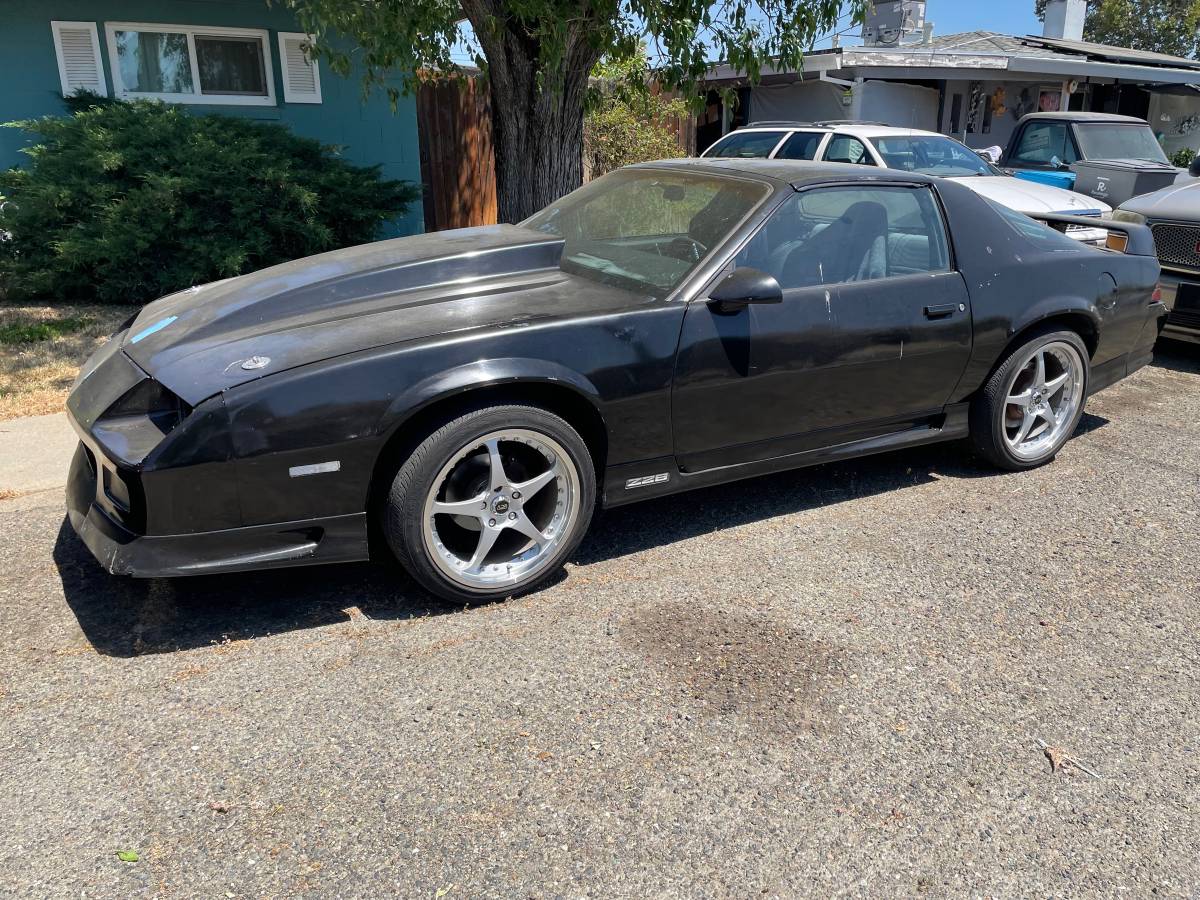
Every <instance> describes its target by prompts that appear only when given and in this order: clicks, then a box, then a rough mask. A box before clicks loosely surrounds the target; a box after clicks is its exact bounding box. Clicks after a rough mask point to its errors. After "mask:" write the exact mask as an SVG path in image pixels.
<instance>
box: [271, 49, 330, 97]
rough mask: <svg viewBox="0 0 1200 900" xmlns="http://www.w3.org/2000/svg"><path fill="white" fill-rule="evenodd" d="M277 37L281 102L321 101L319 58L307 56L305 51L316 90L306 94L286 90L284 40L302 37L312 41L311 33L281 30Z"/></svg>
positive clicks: (285, 50) (285, 51)
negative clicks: (281, 92)
mask: <svg viewBox="0 0 1200 900" xmlns="http://www.w3.org/2000/svg"><path fill="white" fill-rule="evenodd" d="M278 38H279V74H280V76H281V78H282V81H283V102H284V103H323V102H324V100H323V99H322V95H321V66H320V64H319V63H320V60H317V59H313V58H312V57H309V56H308V54H307V53H306V54H305V56H306V57H308V61H309V63H310V64H311V65H312V67H313V87H314V88H315V89H316V90H315V91H314V92H313V93H312V94H310V95H308V96H299V95H295V94H293V93H292V92H291V91H290V90H288V77H287V75H288V73H287V49H286V42H287V41H288V40H295V39H296V38H303V39H304V40H306V41H308V42H309V43H312V41H313V36H312V35H311V34H305V33H304V32H303V31H281V32H279V34H278Z"/></svg>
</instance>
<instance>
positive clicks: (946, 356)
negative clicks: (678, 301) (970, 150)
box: [672, 183, 971, 471]
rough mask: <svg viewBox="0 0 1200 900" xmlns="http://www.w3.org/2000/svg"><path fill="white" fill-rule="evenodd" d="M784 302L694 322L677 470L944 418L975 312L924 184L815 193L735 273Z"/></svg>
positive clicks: (776, 220)
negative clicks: (766, 276)
mask: <svg viewBox="0 0 1200 900" xmlns="http://www.w3.org/2000/svg"><path fill="white" fill-rule="evenodd" d="M738 266H748V267H751V268H756V269H760V270H762V271H765V272H769V273H770V274H772V275H774V276H775V277H776V279H778V280H779V282H780V285H781V287H782V288H783V302H782V303H779V304H774V305H752V306H748V307H746V308H744V309H742V310H740V311H738V312H735V313H722V312H720V311H718V310H717V309H716V308H714V306H712V305H710V304H709V303H708V302H707V301H706V300H705V299H704V298H698V299H696V300H693V301H692V302H691V303H690V304H689V307H688V310H687V312H686V314H685V316H684V324H683V329H682V333H681V341H680V350H679V354H678V358H677V362H676V373H675V384H674V388H673V402H672V409H673V417H674V421H673V424H674V434H675V450H676V456H677V458H678V461H679V464H680V466H681V468H683V469H684V470H685V471H701V470H704V469H708V468H713V467H716V466H724V465H734V464H738V463H743V462H751V461H754V460H759V459H768V458H771V457H775V456H783V455H787V454H789V453H795V452H799V451H802V450H808V449H814V448H817V447H822V446H830V445H833V444H838V443H844V442H846V441H850V440H856V439H859V438H865V437H870V436H873V435H878V434H885V433H888V432H892V431H900V430H904V429H906V428H910V427H913V425H914V424H915V423H921V422H925V421H929V420H930V419H931V418H933V417H936V416H937V415H938V414H939V413H941V412H942V410H943V409H944V407H945V405H946V403H947V401H948V399H949V397H950V394H951V392H952V391H953V389H954V387H955V385H956V384H957V382H958V379H959V376H960V375H961V374H962V371H963V369H964V368H965V366H966V363H967V359H968V356H969V354H970V348H971V316H970V300H969V297H968V293H967V289H966V284H965V282H964V281H963V278H962V276H961V275H960V274H959V273H958V272H957V271H956V270H955V269H954V267H953V264H952V258H951V253H950V247H949V241H948V239H947V234H946V228H945V223H944V221H943V218H942V214H941V210H940V206H939V205H938V203H937V201H936V199H935V197H934V195H933V190H932V188H931V187H930V186H929V185H925V184H916V185H914V184H894V185H885V184H876V183H872V184H871V185H869V186H867V185H862V186H860V185H858V184H849V185H840V186H830V187H818V188H813V189H810V190H808V191H804V192H801V193H797V194H795V195H794V196H792V197H790V198H789V199H788V200H786V201H785V202H784V203H783V204H782V205H781V206H780V207H779V208H778V209H777V210H776V211H775V213H774V214H773V215H772V216H771V217H770V218H769V219H768V220H767V221H766V223H764V225H763V227H762V228H761V229H760V230H759V231H758V232H757V233H756V234H755V236H754V237H753V238H752V239H751V240H750V241H749V242H748V243H747V245H746V246H745V247H744V248H743V249H742V250H741V251H740V252H739V253H738V254H737V256H736V257H735V259H734V260H733V261H731V264H730V269H732V268H734V267H738Z"/></svg>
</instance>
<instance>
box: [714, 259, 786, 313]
mask: <svg viewBox="0 0 1200 900" xmlns="http://www.w3.org/2000/svg"><path fill="white" fill-rule="evenodd" d="M782 302H783V288H781V287H780V286H779V282H778V281H776V280H775V276H774V275H768V274H767V273H766V272H762V271H759V270H758V269H750V268H745V269H734V270H733V271H732V272H730V273H729V274H728V275H726V276H725V278H724V279H722V280H721V282H720V283H719V284H718V285H717V286H716V287H715V288H714V289H713V291H712V293H711V294H709V295H708V304H709V306H710V307H712V309H713V311H714V312H718V313H727V314H728V313H735V312H738V311H739V310H742V309H745V308H746V307H747V306H749V305H750V304H751V303H782Z"/></svg>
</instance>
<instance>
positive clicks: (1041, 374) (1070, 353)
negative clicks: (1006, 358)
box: [1004, 341, 1084, 460]
mask: <svg viewBox="0 0 1200 900" xmlns="http://www.w3.org/2000/svg"><path fill="white" fill-rule="evenodd" d="M1083 386H1084V378H1083V359H1082V357H1081V356H1080V354H1079V351H1078V350H1077V349H1076V348H1075V347H1074V346H1072V345H1071V344H1069V343H1067V342H1066V341H1054V342H1052V343H1049V344H1043V345H1042V346H1039V347H1037V348H1036V349H1034V350H1033V351H1032V352H1030V353H1027V354H1025V358H1024V359H1023V360H1022V361H1021V362H1019V363H1018V364H1017V365H1016V366H1015V367H1014V373H1013V376H1012V380H1011V381H1010V382H1009V385H1008V390H1007V394H1006V396H1005V399H1004V440H1005V442H1006V443H1007V444H1008V448H1009V450H1010V451H1011V452H1012V454H1013V455H1014V456H1016V457H1017V458H1018V459H1022V460H1032V459H1037V458H1039V457H1041V456H1044V455H1046V453H1047V452H1048V451H1050V450H1057V449H1058V447H1059V445H1060V444H1061V443H1062V442H1063V441H1064V440H1065V439H1066V438H1067V437H1069V436H1070V435H1069V433H1068V432H1067V429H1073V428H1074V427H1075V419H1076V413H1077V412H1078V411H1079V405H1080V402H1081V401H1082V399H1083Z"/></svg>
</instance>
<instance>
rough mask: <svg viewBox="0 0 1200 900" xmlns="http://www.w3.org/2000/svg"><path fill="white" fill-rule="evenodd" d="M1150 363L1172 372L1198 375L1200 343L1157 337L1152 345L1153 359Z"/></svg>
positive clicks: (1199, 369)
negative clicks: (1156, 341)
mask: <svg viewBox="0 0 1200 900" xmlns="http://www.w3.org/2000/svg"><path fill="white" fill-rule="evenodd" d="M1151 365H1152V366H1155V367H1157V368H1160V369H1170V370H1171V371H1172V372H1183V373H1186V374H1189V375H1200V344H1192V343H1189V342H1187V341H1173V340H1171V339H1170V338H1159V341H1158V343H1157V344H1155V345H1154V361H1153V362H1152V363H1151Z"/></svg>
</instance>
